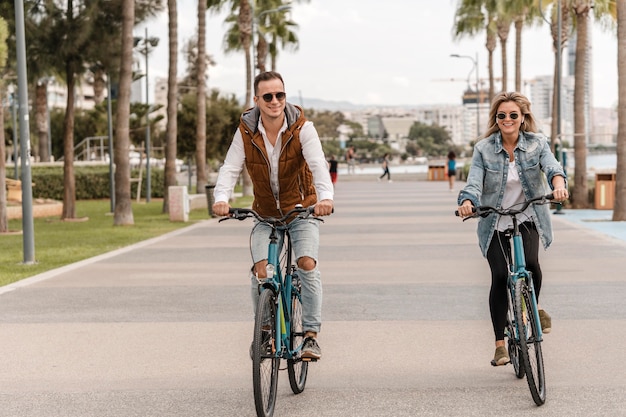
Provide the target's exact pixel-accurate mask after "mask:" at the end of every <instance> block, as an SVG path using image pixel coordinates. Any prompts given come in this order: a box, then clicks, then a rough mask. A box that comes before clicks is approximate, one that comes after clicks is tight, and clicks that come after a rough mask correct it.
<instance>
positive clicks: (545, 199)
mask: <svg viewBox="0 0 626 417" xmlns="http://www.w3.org/2000/svg"><path fill="white" fill-rule="evenodd" d="M551 200H554V194H552V193H550V194H546V195H542V196H539V197H535V198H531V199H530V200H526V201H525V202H524V203H523V204H522V205H521V206H520V208H518V209H516V208H512V207H509V208H506V209H505V208H502V207H491V206H478V207H472V212H473V213H474V214H473V215H471V216H467V217H466V218H464V219H463V221H465V220H467V219H473V218H475V217H486V216H487V215H489V214H491V213H496V214H499V215H501V216H515V215H516V214H520V213H522V212H523V211H524V210H526V209H527V208H528V206H530V205H531V204H533V203H534V204H548V203H549V202H550V201H551ZM454 215H455V216H457V217H458V216H459V211H458V210H455V211H454Z"/></svg>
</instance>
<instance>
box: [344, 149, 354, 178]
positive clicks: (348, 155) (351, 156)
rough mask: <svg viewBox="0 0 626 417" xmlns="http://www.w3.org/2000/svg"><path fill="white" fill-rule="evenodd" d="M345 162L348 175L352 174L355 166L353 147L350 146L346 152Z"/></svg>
mask: <svg viewBox="0 0 626 417" xmlns="http://www.w3.org/2000/svg"><path fill="white" fill-rule="evenodd" d="M346 162H347V163H348V174H354V166H355V165H356V152H355V151H354V146H350V147H349V148H348V150H347V151H346Z"/></svg>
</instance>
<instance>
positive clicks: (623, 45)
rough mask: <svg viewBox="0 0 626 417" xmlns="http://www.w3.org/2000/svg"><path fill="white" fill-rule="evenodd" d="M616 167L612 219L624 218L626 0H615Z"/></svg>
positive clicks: (625, 217) (625, 167) (625, 209)
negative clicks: (616, 68) (616, 82)
mask: <svg viewBox="0 0 626 417" xmlns="http://www.w3.org/2000/svg"><path fill="white" fill-rule="evenodd" d="M615 6H616V8H617V67H618V69H619V70H618V71H617V79H618V86H617V88H618V95H617V96H618V97H619V98H618V105H617V119H618V130H617V167H616V177H615V204H614V207H613V221H624V220H626V0H617V1H616V2H615Z"/></svg>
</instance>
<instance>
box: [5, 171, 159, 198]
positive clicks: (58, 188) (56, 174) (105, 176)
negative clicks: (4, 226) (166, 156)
mask: <svg viewBox="0 0 626 417" xmlns="http://www.w3.org/2000/svg"><path fill="white" fill-rule="evenodd" d="M150 174H151V175H150V176H151V178H152V182H151V184H150V188H151V189H152V197H154V198H162V197H163V184H164V182H165V180H164V172H163V170H162V169H155V168H152V169H151V170H150ZM13 175H14V168H13V167H9V166H7V173H6V177H7V178H14V176H13ZM138 176H139V170H133V171H132V172H131V178H137V177H138ZM31 177H32V182H33V184H35V185H34V187H33V197H35V198H50V199H53V200H63V166H54V167H51V166H42V167H38V166H36V165H32V166H31ZM142 177H143V178H142V181H141V190H142V191H141V197H142V198H145V196H146V178H147V176H146V170H145V169H144V170H143V173H142ZM74 178H75V181H76V199H77V200H98V199H103V198H110V195H109V194H110V193H109V167H108V166H77V165H74ZM130 188H131V194H132V198H133V199H134V198H136V196H137V182H133V183H131V185H130Z"/></svg>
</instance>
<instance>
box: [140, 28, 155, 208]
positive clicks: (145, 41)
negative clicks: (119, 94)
mask: <svg viewBox="0 0 626 417" xmlns="http://www.w3.org/2000/svg"><path fill="white" fill-rule="evenodd" d="M145 33H146V35H145V37H144V38H141V37H135V39H134V40H135V46H138V45H141V48H139V52H140V53H142V54H143V55H144V57H145V58H146V203H149V202H150V196H151V195H152V187H151V185H152V184H151V173H150V102H149V101H148V98H149V92H150V81H149V79H148V55H149V53H150V52H151V51H152V50H153V49H154V48H155V47H156V46H157V45H158V44H159V38H157V37H151V38H149V37H148V28H147V27H146V32H145ZM137 192H139V190H137Z"/></svg>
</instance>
